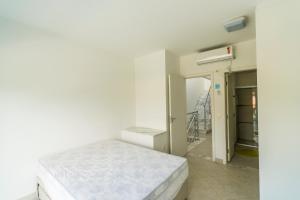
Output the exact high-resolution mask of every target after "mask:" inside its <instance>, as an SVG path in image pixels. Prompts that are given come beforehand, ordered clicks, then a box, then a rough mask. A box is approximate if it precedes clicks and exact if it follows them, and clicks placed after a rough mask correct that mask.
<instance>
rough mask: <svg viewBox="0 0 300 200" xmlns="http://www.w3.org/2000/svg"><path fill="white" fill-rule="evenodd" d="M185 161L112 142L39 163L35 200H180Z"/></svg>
mask: <svg viewBox="0 0 300 200" xmlns="http://www.w3.org/2000/svg"><path fill="white" fill-rule="evenodd" d="M187 177H188V165H187V160H186V159H185V158H182V157H177V156H173V155H169V154H166V153H161V152H158V151H154V150H151V149H147V148H144V147H140V146H136V145H133V144H128V143H126V142H122V141H118V140H107V141H101V142H97V143H94V144H89V145H86V146H83V147H80V148H75V149H71V150H69V151H65V152H62V153H57V154H53V155H50V156H47V157H44V158H42V159H40V160H39V167H38V177H37V192H38V197H39V199H40V200H98V199H99V200H100V199H101V200H106V199H109V200H121V199H122V200H126V199H128V200H142V199H144V200H154V199H155V200H169V199H170V200H172V199H176V200H177V199H178V200H183V199H186V195H187V184H186V182H187V181H186V180H187Z"/></svg>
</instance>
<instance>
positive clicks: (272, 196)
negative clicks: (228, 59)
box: [256, 0, 300, 200]
mask: <svg viewBox="0 0 300 200" xmlns="http://www.w3.org/2000/svg"><path fill="white" fill-rule="evenodd" d="M299 10H300V1H297V0H285V1H279V0H278V1H273V2H272V3H271V2H270V3H267V2H266V3H262V4H261V5H259V6H258V8H257V15H256V20H257V28H256V29H257V56H258V65H257V70H258V89H259V90H258V107H259V118H258V120H259V122H258V124H259V143H260V146H259V147H260V149H259V151H260V153H259V155H260V162H259V163H260V199H261V200H281V199H300V190H299V186H300V160H299V155H300V134H299V119H300V118H299V114H300V104H299V102H300V94H299V89H300V87H299V80H300V79H299V73H300V59H299V53H300V45H299V44H300V37H299V36H300V28H299V27H300V13H299Z"/></svg>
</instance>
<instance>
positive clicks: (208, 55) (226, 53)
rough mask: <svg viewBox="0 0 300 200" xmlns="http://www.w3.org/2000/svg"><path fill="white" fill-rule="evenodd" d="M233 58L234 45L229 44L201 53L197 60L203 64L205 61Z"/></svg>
mask: <svg viewBox="0 0 300 200" xmlns="http://www.w3.org/2000/svg"><path fill="white" fill-rule="evenodd" d="M232 59H234V55H233V49H232V46H227V47H223V48H219V49H214V50H210V51H205V52H201V53H199V55H198V57H197V61H196V62H197V64H198V65H201V64H205V63H212V62H218V61H224V60H232Z"/></svg>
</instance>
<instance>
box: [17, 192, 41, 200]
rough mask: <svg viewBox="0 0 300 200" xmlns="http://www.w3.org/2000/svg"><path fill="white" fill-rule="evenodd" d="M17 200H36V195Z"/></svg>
mask: <svg viewBox="0 0 300 200" xmlns="http://www.w3.org/2000/svg"><path fill="white" fill-rule="evenodd" d="M18 200H38V198H37V195H36V193H32V194H29V195H26V196H24V197H22V198H20V199H18Z"/></svg>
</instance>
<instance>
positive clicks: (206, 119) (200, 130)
mask: <svg viewBox="0 0 300 200" xmlns="http://www.w3.org/2000/svg"><path fill="white" fill-rule="evenodd" d="M210 91H211V88H209V90H208V92H207V94H205V95H203V96H200V97H199V99H198V100H197V103H196V105H195V109H194V112H191V113H187V122H188V123H187V141H188V143H192V142H194V141H197V140H199V136H200V134H207V133H208V132H209V131H211V106H210V104H211V98H210V97H211V94H210V93H211V92H210Z"/></svg>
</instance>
